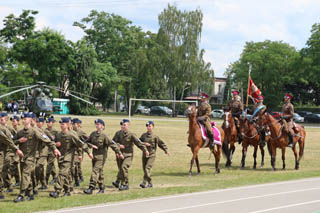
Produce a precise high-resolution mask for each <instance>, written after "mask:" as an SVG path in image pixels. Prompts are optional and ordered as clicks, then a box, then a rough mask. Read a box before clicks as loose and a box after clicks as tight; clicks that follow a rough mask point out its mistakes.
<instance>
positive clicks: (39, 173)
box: [35, 156, 48, 186]
mask: <svg viewBox="0 0 320 213" xmlns="http://www.w3.org/2000/svg"><path fill="white" fill-rule="evenodd" d="M47 159H48V156H40V157H39V159H38V160H37V164H36V171H35V172H36V186H38V184H39V182H40V184H41V186H46V185H47V183H46V179H45V176H44V166H45V164H46V161H47Z"/></svg>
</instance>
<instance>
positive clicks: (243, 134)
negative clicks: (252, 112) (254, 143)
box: [241, 125, 258, 139]
mask: <svg viewBox="0 0 320 213" xmlns="http://www.w3.org/2000/svg"><path fill="white" fill-rule="evenodd" d="M248 127H249V125H248ZM249 130H250V128H249ZM247 132H249V131H247ZM241 135H242V136H244V137H246V138H248V139H252V138H255V137H256V136H257V135H258V131H257V130H256V134H254V135H253V136H247V135H246V133H241Z"/></svg>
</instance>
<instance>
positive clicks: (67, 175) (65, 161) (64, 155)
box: [54, 131, 89, 193]
mask: <svg viewBox="0 0 320 213" xmlns="http://www.w3.org/2000/svg"><path fill="white" fill-rule="evenodd" d="M55 140H56V142H61V146H60V147H59V151H60V152H61V156H60V157H59V159H58V166H59V174H58V178H57V181H56V183H55V186H54V188H55V191H56V192H58V193H60V192H61V191H62V189H64V192H65V193H69V190H70V188H71V185H72V182H71V180H72V178H71V167H72V164H73V161H74V153H75V151H77V152H78V153H80V151H81V150H80V149H81V148H82V145H83V144H82V143H81V142H80V139H79V137H78V136H77V135H76V134H75V133H74V131H68V132H66V133H64V132H59V133H58V134H57V136H56V139H55ZM84 151H85V152H87V153H89V151H88V149H84Z"/></svg>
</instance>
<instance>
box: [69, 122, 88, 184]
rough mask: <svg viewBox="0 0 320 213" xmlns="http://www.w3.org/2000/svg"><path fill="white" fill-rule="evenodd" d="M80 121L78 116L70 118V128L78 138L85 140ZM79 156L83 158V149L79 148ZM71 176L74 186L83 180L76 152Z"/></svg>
mask: <svg viewBox="0 0 320 213" xmlns="http://www.w3.org/2000/svg"><path fill="white" fill-rule="evenodd" d="M81 123H82V121H81V120H79V119H78V118H74V119H72V129H73V131H75V132H76V133H77V135H78V136H79V138H80V140H81V141H83V142H85V141H87V140H88V136H87V134H86V133H85V132H84V131H83V130H82V129H81ZM81 157H82V158H83V151H82V150H81ZM72 176H73V179H74V181H75V184H74V185H75V186H80V182H83V176H82V170H81V161H80V160H79V156H78V153H77V152H75V154H74V165H73V166H72Z"/></svg>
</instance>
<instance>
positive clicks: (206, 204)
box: [152, 187, 320, 213]
mask: <svg viewBox="0 0 320 213" xmlns="http://www.w3.org/2000/svg"><path fill="white" fill-rule="evenodd" d="M318 189H320V187H317V188H310V189H301V190H294V191H287V192H279V193H272V194H266V195H259V196H252V197H246V198H238V199H233V200H225V201H218V202H213V203H205V204H200V205H194V206H186V207H181V208H175V209H166V210H161V211H155V212H152V213H162V212H174V211H179V210H184V209H192V208H197V207H203V206H211V205H217V204H224V203H231V202H236V201H243V200H251V199H257V198H263V197H272V196H276V195H284V194H290V193H296V192H305V191H312V190H318Z"/></svg>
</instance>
